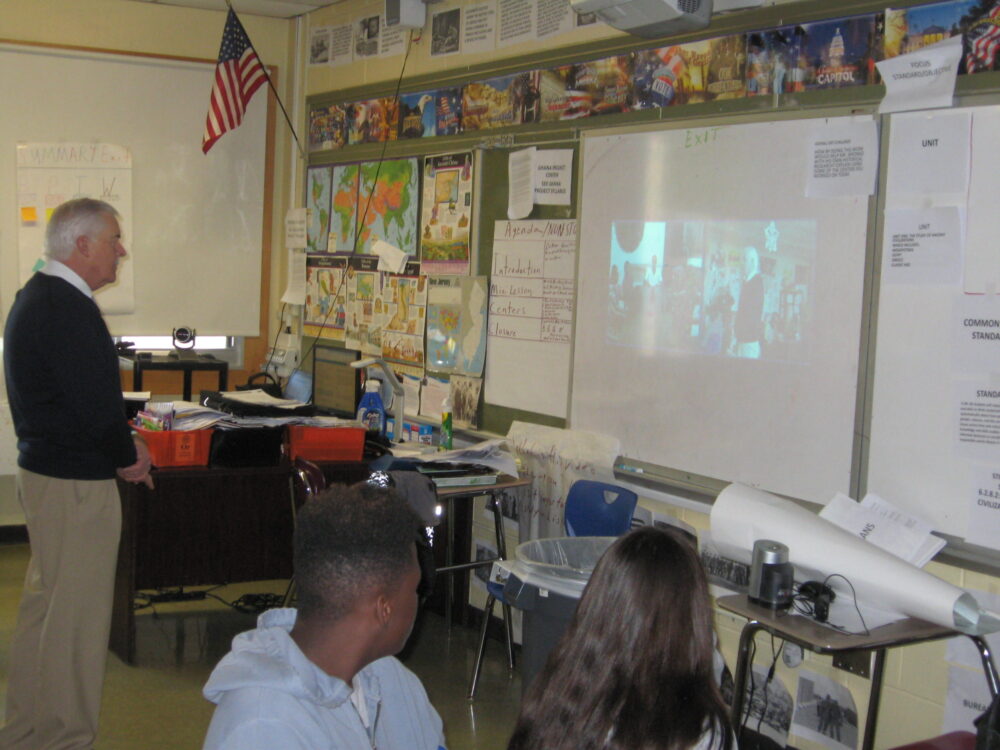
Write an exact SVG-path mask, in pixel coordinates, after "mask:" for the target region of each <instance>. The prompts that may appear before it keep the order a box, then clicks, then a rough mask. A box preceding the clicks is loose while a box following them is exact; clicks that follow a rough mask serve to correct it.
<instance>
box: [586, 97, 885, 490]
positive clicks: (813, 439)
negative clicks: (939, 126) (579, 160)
mask: <svg viewBox="0 0 1000 750" xmlns="http://www.w3.org/2000/svg"><path fill="white" fill-rule="evenodd" d="M870 119H871V118H869V117H867V116H865V117H858V118H822V119H805V120H785V121H776V122H775V121H772V122H761V123H750V124H738V125H722V126H714V125H705V126H701V127H692V126H690V125H687V124H686V125H684V126H681V127H673V128H665V129H658V130H655V131H646V132H635V133H627V134H621V133H618V134H607V133H601V134H597V135H591V136H586V137H585V141H584V149H583V167H582V169H583V187H582V201H581V208H580V217H581V218H580V238H581V239H580V258H579V271H578V296H577V310H576V329H575V339H574V365H573V380H572V395H571V411H570V422H571V426H572V427H574V428H579V429H589V430H595V431H598V432H603V433H608V434H612V435H615V436H617V437H618V438H620V439H621V441H622V453H623V455H624V456H626V457H628V458H632V459H636V460H638V461H643V462H648V463H652V464H657V465H659V466H663V467H668V468H671V469H677V470H681V471H685V472H693V473H696V474H700V475H704V476H708V477H713V478H715V479H722V480H728V481H740V482H743V483H745V484H748V485H751V486H754V487H758V488H761V489H766V490H769V491H772V492H777V493H780V494H785V495H790V496H792V497H797V498H801V499H804V500H809V501H813V502H823V503H825V502H826V501H827V500H829V499H830V497H831V496H832V495H833V494H834V493H835V492H838V491H839V492H844V493H848V494H849V493H850V488H851V486H850V482H851V474H852V451H853V447H854V419H855V407H856V393H857V380H858V362H859V350H860V342H861V331H860V328H861V323H862V296H863V289H864V274H865V258H866V242H867V236H868V235H867V222H868V210H869V196H868V195H852V196H847V197H833V198H808V197H806V182H807V173H808V170H809V169H810V168H811V166H812V156H813V152H812V148H811V146H812V143H813V142H814V140H815V139H816V137H817V130H818V129H822V128H825V127H828V126H829V125H831V124H843V123H844V122H858V121H862V120H864V121H870Z"/></svg>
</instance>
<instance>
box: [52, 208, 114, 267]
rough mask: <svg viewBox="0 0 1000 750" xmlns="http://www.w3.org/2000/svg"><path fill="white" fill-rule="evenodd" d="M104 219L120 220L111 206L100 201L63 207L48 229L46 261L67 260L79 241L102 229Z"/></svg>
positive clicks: (53, 214)
mask: <svg viewBox="0 0 1000 750" xmlns="http://www.w3.org/2000/svg"><path fill="white" fill-rule="evenodd" d="M101 216H110V217H112V218H114V219H118V218H119V216H120V215H119V213H118V211H117V210H116V209H115V207H114V206H112V205H111V204H110V203H106V202H104V201H99V200H97V199H96V198H75V199H73V200H71V201H66V202H65V203H61V204H60V205H59V206H57V207H56V209H55V211H53V212H52V218H50V219H49V223H48V226H46V227H45V257H47V258H51V259H52V260H60V261H61V260H66V259H67V258H69V256H71V255H72V254H73V250H74V249H75V248H76V238H77V237H84V236H86V237H90V236H91V235H92V234H93V233H94V232H96V231H97V230H98V229H99V228H100V222H99V219H100V217H101Z"/></svg>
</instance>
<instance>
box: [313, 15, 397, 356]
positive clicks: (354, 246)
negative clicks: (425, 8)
mask: <svg viewBox="0 0 1000 750" xmlns="http://www.w3.org/2000/svg"><path fill="white" fill-rule="evenodd" d="M412 47H413V30H412V29H411V30H410V32H409V33H408V35H407V38H406V53H405V54H404V55H403V64H402V65H401V66H400V68H399V78H398V79H397V80H396V90H395V92H394V93H393V95H392V100H393V102H394V103H395V105H396V110H397V112H398V111H399V92H400V90H401V89H402V86H403V76H404V75H405V73H406V62H407V60H409V59H410V49H411V48H412ZM388 147H389V139H388V138H386V139H385V140H384V141H382V153H381V154H379V157H378V162H377V164H378V166H377V167H376V168H375V178H374V179H373V180H372V185H371V189H370V190H369V191H368V200H367V201H365V210H364V213H362V214H361V217H360V219H358V221H357V224H356V226H355V227H354V243H353V244H352V246H351V252H350V254H351V255H357V253H358V242H359V241H360V239H361V231H362V227H364V224H365V219H367V218H368V210H369V208H370V207H371V205H372V198H374V196H375V187H376V186H377V185H378V176H379V173H380V172H381V171H382V163H383V162H384V161H385V152H386V149H387V148H388ZM362 163H363V162H359V163H358V188H357V190H358V195H357V199H358V205H360V204H361V201H360V198H361V164H362ZM349 264H350V261H348V265H349ZM346 281H347V268H344V273H343V275H342V276H341V277H340V284H339V285H338V286H337V291H336V292H334V293H333V295H332V299H333V303H334V304H336V301H337V297H338V296H339V295H340V292H341V290H342V289H343V288H344V283H345V282H346ZM334 304H331V305H330V309H329V310H327V312H326V315H325V316H324V317H323V320H322V322H321V323H320V324H319V327H320V329H323V328H325V327H326V322H327V321H328V320H329V319H330V313H332V312H333V308H334ZM319 339H320V337H319V336H318V335H317V336H316V337H315V338H313V341H312V345H311V346H310V347H309V349H308V350H307V351H306V352H305V353H304V354H303V355H302V357H300V358H299V363H300V364H301V363H302V362H305V361H306V359H308V358H309V355H311V354H312V352H313V349H315V348H316V343H317V342H318V341H319ZM295 369H296V370H298V369H299V368H298V367H297V366H296V368H295Z"/></svg>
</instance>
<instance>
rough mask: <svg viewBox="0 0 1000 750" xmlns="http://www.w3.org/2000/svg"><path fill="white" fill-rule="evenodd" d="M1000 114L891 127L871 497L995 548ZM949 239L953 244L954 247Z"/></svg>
mask: <svg viewBox="0 0 1000 750" xmlns="http://www.w3.org/2000/svg"><path fill="white" fill-rule="evenodd" d="M997 133H1000V106H982V107H964V108H956V109H950V110H937V111H934V112H920V113H905V114H897V115H893V116H892V117H891V119H890V121H889V128H888V135H887V137H886V138H885V139H884V140H885V145H884V147H887V148H888V172H887V176H886V180H885V182H886V190H885V201H884V202H885V210H884V212H882V216H883V217H884V218H883V221H882V223H881V230H882V231H881V232H880V235H881V236H882V237H884V239H883V240H882V252H881V256H880V257H881V270H880V275H881V285H880V291H879V298H878V318H877V329H876V334H877V338H876V344H875V362H874V388H873V396H872V410H871V448H870V454H869V460H868V490H869V491H872V492H876V493H878V494H880V495H882V496H883V497H885V498H886V499H888V500H890V501H891V502H894V503H896V504H898V505H901V506H902V507H905V508H907V509H908V510H910V511H912V512H914V513H916V514H918V515H921V516H923V517H924V518H926V519H927V520H928V521H929V522H931V523H932V524H933V525H934V527H935V528H936V529H938V530H940V531H943V532H946V533H949V534H953V535H955V536H959V537H963V538H966V539H967V541H970V542H973V543H975V544H980V545H983V544H986V543H988V544H989V546H991V547H993V548H996V546H997V543H998V542H997V540H998V539H1000V511H998V510H997V508H998V507H1000V486H998V481H997V479H996V475H997V474H998V473H1000V302H998V297H997V295H996V294H995V292H996V291H997V289H1000V252H998V251H997V237H1000V213H998V211H997V196H998V195H1000V150H998V149H997ZM949 235H950V236H951V237H952V240H953V241H949V239H948V237H949Z"/></svg>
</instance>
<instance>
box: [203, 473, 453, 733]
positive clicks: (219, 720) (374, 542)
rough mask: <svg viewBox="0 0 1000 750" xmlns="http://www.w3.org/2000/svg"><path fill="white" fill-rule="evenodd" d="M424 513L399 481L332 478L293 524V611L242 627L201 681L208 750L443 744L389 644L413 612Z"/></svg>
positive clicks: (399, 639)
mask: <svg viewBox="0 0 1000 750" xmlns="http://www.w3.org/2000/svg"><path fill="white" fill-rule="evenodd" d="M417 523H418V521H417V517H416V516H415V515H414V513H413V511H412V510H410V507H409V505H408V504H407V502H406V501H405V500H404V499H403V498H402V497H400V495H399V494H398V493H397V492H396V490H394V489H392V488H384V487H376V486H372V485H369V484H366V483H363V484H357V485H354V486H352V487H349V488H345V487H334V488H332V489H330V490H327V491H326V492H325V493H323V494H321V495H319V496H318V497H316V498H315V499H313V500H310V501H309V502H308V503H306V504H305V505H304V506H303V507H302V510H300V511H299V515H298V521H297V524H296V529H295V552H294V559H295V581H296V585H297V586H298V604H299V607H298V611H297V612H296V610H294V609H277V610H270V611H269V612H265V613H264V614H263V615H261V617H260V619H259V620H258V623H257V628H256V629H255V630H251V631H249V632H247V633H243V634H241V635H239V636H237V637H236V638H235V639H234V641H233V649H232V651H231V652H230V653H229V654H228V655H226V656H225V657H224V658H223V659H222V661H221V662H219V664H218V666H216V668H215V670H214V671H213V672H212V675H211V677H209V680H208V683H207V684H206V685H205V689H204V693H205V697H206V698H208V699H209V700H210V701H212V702H213V703H215V704H217V708H216V709H215V714H214V716H213V717H212V723H211V725H210V726H209V728H208V735H207V736H206V738H205V749H206V750H236V749H237V748H239V750H257V749H259V750H265V749H266V750H274V749H275V748H281V750H306V749H307V748H309V749H315V750H319V749H320V748H338V750H354V749H355V748H357V749H358V750H371V748H373V747H378V748H379V750H396V749H398V750H403V749H404V748H405V749H406V750H410V749H411V748H412V749H414V750H424V749H426V750H437V749H438V748H440V747H441V746H443V745H444V736H443V734H442V725H441V718H440V717H439V716H438V714H437V712H436V711H435V710H434V708H433V707H432V706H431V704H430V701H429V700H428V699H427V694H426V693H425V692H424V688H423V686H422V685H421V684H420V680H419V679H417V677H416V675H414V674H413V673H412V672H410V671H409V670H408V669H406V668H405V667H404V666H403V665H402V664H401V663H400V662H399V661H398V660H397V659H396V658H394V656H393V655H394V654H396V653H398V652H399V651H400V650H401V649H402V648H403V646H404V645H405V644H406V640H407V638H408V637H409V634H410V630H411V628H412V627H413V620H414V617H415V615H416V611H417V586H418V584H419V582H420V568H419V566H418V564H417V553H416V547H415V544H414V528H415V526H416V525H417Z"/></svg>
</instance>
